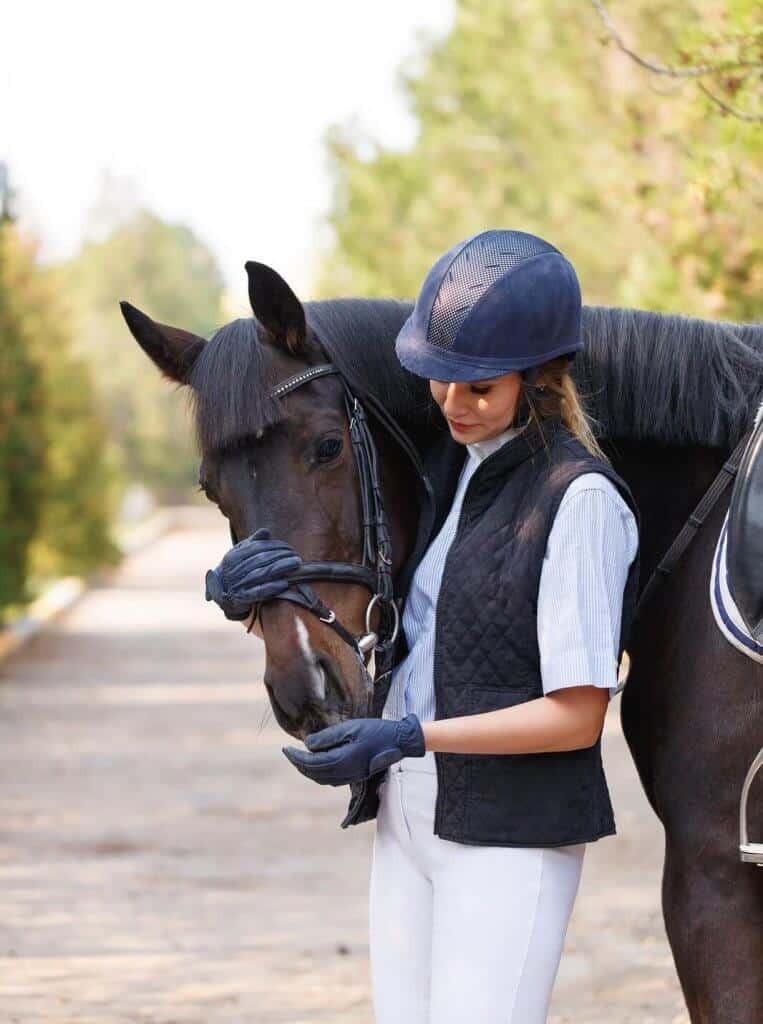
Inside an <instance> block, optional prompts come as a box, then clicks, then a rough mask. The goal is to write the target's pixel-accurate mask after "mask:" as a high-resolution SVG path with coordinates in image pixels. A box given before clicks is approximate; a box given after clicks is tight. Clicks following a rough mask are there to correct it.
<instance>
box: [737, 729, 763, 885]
mask: <svg viewBox="0 0 763 1024" xmlns="http://www.w3.org/2000/svg"><path fill="white" fill-rule="evenodd" d="M761 768H763V747H761V749H760V751H759V753H758V756H757V757H756V758H755V760H754V761H753V762H752V764H751V765H750V770H749V771H748V772H747V775H746V777H745V780H744V785H743V786H742V795H741V797H740V800H739V857H740V860H742V861H743V862H744V863H745V864H756V865H757V866H758V867H759V868H761V867H763V843H751V842H750V840H749V836H748V835H747V798H748V797H749V795H750V787H751V786H752V780H753V779H754V778H755V776H756V775H757V774H758V772H759V771H760V769H761Z"/></svg>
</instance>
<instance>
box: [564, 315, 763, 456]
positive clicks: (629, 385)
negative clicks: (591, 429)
mask: <svg viewBox="0 0 763 1024" xmlns="http://www.w3.org/2000/svg"><path fill="white" fill-rule="evenodd" d="M582 327H583V337H584V339H585V342H586V348H585V349H584V351H583V352H581V353H580V354H579V355H578V357H577V358H576V360H575V362H574V363H573V369H572V375H573V378H574V380H575V383H576V384H577V385H578V388H579V390H580V391H581V393H582V396H583V400H584V403H585V405H586V406H587V408H588V410H589V411H590V412H591V414H592V415H593V417H594V418H595V420H597V421H598V427H597V433H598V434H601V435H602V436H605V437H612V438H622V439H623V440H645V441H655V442H658V443H660V444H666V445H667V444H674V445H705V446H708V447H714V448H726V449H730V448H733V447H734V445H735V444H736V443H737V441H738V440H739V439H740V437H741V436H742V434H743V433H744V432H745V430H746V428H747V427H748V426H749V425H750V424H751V423H752V421H753V417H754V415H755V410H756V408H757V407H758V404H759V403H760V401H761V398H763V325H758V324H735V323H731V322H728V321H722V320H717V321H716V320H702V319H699V318H697V317H686V316H679V315H677V314H670V313H653V312H649V311H647V310H641V309H620V308H618V307H610V306H584V307H583V323H582Z"/></svg>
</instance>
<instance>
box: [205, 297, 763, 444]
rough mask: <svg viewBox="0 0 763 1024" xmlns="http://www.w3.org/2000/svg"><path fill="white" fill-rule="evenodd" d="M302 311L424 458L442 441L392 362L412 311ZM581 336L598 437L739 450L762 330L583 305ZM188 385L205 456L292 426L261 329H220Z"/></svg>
mask: <svg viewBox="0 0 763 1024" xmlns="http://www.w3.org/2000/svg"><path fill="white" fill-rule="evenodd" d="M304 307H305V314H306V318H307V323H308V326H309V327H310V328H311V329H312V331H313V332H314V334H315V336H316V338H317V340H318V342H319V343H320V345H321V347H322V348H323V350H324V351H325V352H326V356H327V358H328V359H330V360H331V362H333V363H335V364H336V365H337V366H338V367H339V369H340V370H341V372H342V373H343V374H344V376H345V377H346V378H347V380H348V381H349V383H350V386H351V387H352V388H353V390H354V391H355V392H356V393H357V394H358V395H359V397H361V398H362V396H363V395H364V394H371V395H372V396H373V397H374V398H376V399H378V400H379V401H380V402H381V403H382V404H383V405H384V407H385V409H386V410H387V411H388V412H389V413H390V414H391V415H392V416H393V418H394V419H396V420H397V421H398V423H399V424H400V426H401V427H402V428H403V430H405V431H406V433H408V434H409V436H410V437H411V439H412V441H413V442H414V444H416V445H417V446H418V447H419V448H422V449H423V448H424V447H425V446H426V444H427V443H428V441H429V440H430V439H431V438H432V437H433V436H434V435H435V434H436V433H438V432H442V429H443V424H442V416H441V415H440V413H439V410H438V409H437V407H436V405H435V402H434V399H433V398H432V395H431V392H430V390H429V383H428V381H427V380H425V379H424V378H421V377H418V376H416V375H414V374H411V373H409V372H408V371H406V370H405V369H404V368H403V367H402V366H401V364H400V362H399V361H398V359H397V356H396V354H395V338H396V337H397V334H398V332H399V330H400V328H401V327H402V325H403V323H404V321H405V320H406V318H407V317H408V315H409V314H410V312H411V310H412V308H413V304H412V303H411V302H404V301H398V300H395V299H355V298H340V299H323V300H316V301H311V302H306V303H304ZM582 329H583V336H584V338H585V342H586V348H585V350H584V351H583V352H581V353H579V354H578V357H577V358H576V359H575V362H574V363H573V367H572V374H573V378H574V379H575V382H576V384H577V386H578V388H579V390H580V392H581V396H582V398H583V401H584V404H585V406H586V409H587V411H588V412H589V413H590V415H591V416H592V417H593V419H594V421H595V426H596V432H597V434H599V435H600V436H603V437H612V438H620V439H624V440H625V439H633V440H646V441H655V442H658V443H662V444H675V445H706V446H709V447H719V448H731V447H733V446H734V444H736V442H737V441H738V440H739V438H740V437H741V435H742V434H743V433H744V431H745V429H746V428H747V426H748V425H749V424H750V423H752V419H753V417H754V415H755V410H756V408H757V407H758V405H759V403H760V401H761V399H762V398H763V325H757V324H735V323H731V322H726V321H712V320H701V319H698V318H692V317H684V316H679V315H674V314H667V313H653V312H649V311H646V310H638V309H620V308H617V307H608V306H584V307H583V319H582ZM188 383H189V384H190V385H191V387H190V388H189V389H188V393H189V395H190V398H191V403H192V406H193V413H194V423H195V428H196V439H197V443H198V445H199V448H200V450H201V451H202V452H211V451H223V450H229V449H231V448H235V447H238V446H241V445H244V444H246V443H248V442H249V441H251V440H252V439H256V438H257V437H259V436H261V434H262V432H263V431H264V430H266V429H267V428H268V427H269V426H272V425H274V424H276V423H279V422H280V421H281V420H282V419H283V417H284V409H283V404H282V403H281V402H280V401H279V400H278V399H273V398H270V396H269V395H268V390H269V388H270V387H271V386H272V385H273V384H275V383H277V381H276V379H275V377H274V374H273V368H272V366H270V365H269V360H267V358H266V350H265V349H264V347H263V346H262V345H261V344H260V343H259V339H258V336H257V321H256V320H255V319H254V318H251V317H250V318H248V319H240V320H234V321H232V322H231V323H229V324H227V325H226V326H224V327H222V328H220V330H219V331H217V332H216V333H215V334H214V335H213V336H212V338H210V339H209V341H208V342H207V344H206V345H205V346H204V348H203V349H202V351H201V353H200V354H199V357H198V358H197V360H196V362H195V364H194V366H193V368H192V370H191V373H190V375H189V379H188Z"/></svg>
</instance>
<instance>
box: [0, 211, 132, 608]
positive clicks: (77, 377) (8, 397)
mask: <svg viewBox="0 0 763 1024" xmlns="http://www.w3.org/2000/svg"><path fill="white" fill-rule="evenodd" d="M0 367H1V370H0V395H2V411H1V412H0V480H1V481H2V483H1V484H0V523H2V530H1V532H0V538H1V539H0V548H2V557H1V558H0V565H2V570H1V571H0V606H2V607H3V608H7V606H8V605H11V604H18V603H24V602H25V601H27V600H28V599H29V598H30V597H32V596H34V593H35V591H36V583H37V582H38V581H39V580H41V579H43V578H47V577H51V576H57V575H63V574H68V573H75V574H80V573H87V572H89V571H91V570H92V569H94V568H95V567H96V566H99V565H102V564H104V563H113V562H115V561H116V560H117V559H118V557H119V550H118V549H117V547H116V545H115V544H114V542H113V540H112V539H111V536H110V529H109V526H110V522H111V519H112V515H113V503H114V497H115V493H114V483H115V475H114V466H113V463H112V462H111V460H110V457H109V451H108V446H107V444H106V442H105V439H104V425H103V422H102V421H101V420H100V418H99V417H98V415H97V412H96V408H95V398H94V394H93V390H92V387H91V384H90V378H89V376H88V373H87V368H86V366H85V365H84V364H83V363H82V361H81V360H79V359H77V358H76V357H75V356H74V355H73V353H72V346H71V330H70V325H69V323H68V321H67V317H66V310H65V305H64V303H63V302H62V300H61V296H60V294H59V292H58V290H57V287H56V282H55V278H54V275H53V274H52V273H51V272H50V271H47V270H44V269H42V268H41V267H40V266H39V264H38V261H37V255H36V249H35V246H34V245H33V244H32V243H31V242H29V241H28V240H25V239H22V238H21V236H20V235H19V233H18V231H17V230H16V228H15V227H14V225H13V224H11V223H9V222H6V223H4V224H2V225H0Z"/></svg>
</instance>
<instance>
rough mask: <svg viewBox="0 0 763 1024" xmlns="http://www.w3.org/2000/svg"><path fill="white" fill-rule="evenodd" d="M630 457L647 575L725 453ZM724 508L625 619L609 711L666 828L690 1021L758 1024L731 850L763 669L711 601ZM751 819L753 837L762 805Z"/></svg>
mask: <svg viewBox="0 0 763 1024" xmlns="http://www.w3.org/2000/svg"><path fill="white" fill-rule="evenodd" d="M618 447H619V446H618ZM637 449H638V446H636V450H634V449H633V448H632V447H631V446H628V448H627V449H624V450H623V451H622V452H621V453H620V457H619V458H615V459H614V460H613V461H615V463H616V464H617V466H618V472H621V473H622V474H623V476H624V477H625V479H626V480H627V481H628V483H629V485H630V486H631V487H632V488H633V490H634V494H635V496H636V500H637V502H638V503H639V507H640V508H641V509H643V510H645V513H646V514H645V515H644V516H643V517H642V518H643V520H644V521H643V522H642V546H643V549H644V552H645V565H644V580H646V579H647V578H648V576H649V574H651V571H652V570H653V569H654V566H655V565H656V562H657V561H658V559H659V557H660V555H661V554H662V553H663V552H664V550H665V549H666V548H667V547H668V546H669V544H670V543H671V541H672V539H673V538H674V536H675V534H676V533H677V532H678V529H680V526H681V523H682V522H683V520H684V519H685V518H686V516H687V515H688V513H689V512H690V511H691V509H692V508H693V507H694V505H695V504H696V501H697V500H698V499H699V498H700V497H701V495H702V493H703V492H704V490H705V488H706V487H707V485H708V484H709V483H710V481H711V480H712V478H713V477H714V476H715V474H716V472H717V471H718V470H719V469H720V466H721V464H722V462H723V453H721V452H718V451H717V450H712V449H705V448H698V449H695V450H689V452H688V453H687V451H686V450H683V449H680V448H664V449H662V450H658V451H652V452H649V453H647V452H644V451H641V452H637ZM727 507H728V497H726V498H724V499H721V500H719V501H718V503H717V504H716V506H715V508H714V509H713V510H712V512H711V513H710V516H709V518H708V520H707V521H706V523H705V525H704V526H703V527H702V529H701V530H700V532H699V534H698V536H697V538H696V539H695V541H694V542H693V543H692V545H690V547H689V548H688V550H687V551H686V553H685V554H684V556H683V558H682V559H681V561H680V562H679V564H678V566H677V567H676V569H675V571H674V572H673V573H672V574H671V575H670V576H668V577H667V579H666V580H665V582H664V583H663V585H662V586H661V587H660V588H659V589H658V590H656V591H655V592H654V593H653V595H652V597H651V599H650V600H649V602H648V604H647V605H646V606H645V607H644V609H643V612H642V614H641V615H640V616H639V618H638V620H637V622H636V623H635V625H634V628H633V632H632V635H631V643H630V651H629V653H630V658H631V670H630V674H629V676H628V681H627V683H626V685H625V688H624V690H623V693H622V703H621V709H620V711H621V721H622V725H623V732H624V734H625V738H626V741H627V743H628V746H629V749H630V751H631V754H632V756H633V760H634V762H635V764H636V768H637V770H638V773H639V776H640V779H641V782H642V785H643V787H644V791H645V793H646V795H647V798H648V799H649V802H650V804H651V806H652V808H653V809H654V811H655V813H656V814H657V816H658V818H659V819H660V821H661V823H662V825H663V827H664V830H665V860H664V868H663V885H662V905H663V915H664V919H665V925H666V931H667V934H668V939H669V942H670V945H671V949H672V952H673V956H674V959H675V962H676V967H677V969H678V975H679V979H680V981H681V985H682V989H683V992H684V997H685V999H686V1003H687V1006H688V1008H689V1011H690V1014H691V1019H692V1021H693V1022H694V1024H699V1022H701V1024H721V1022H738V1024H742V1022H743V1021H745V1022H746V1021H755V1020H763V971H762V970H761V964H763V871H757V870H755V869H754V868H752V867H751V866H750V865H748V864H743V863H741V861H740V860H739V855H738V811H739V796H740V790H741V787H742V783H743V781H744V778H745V774H746V772H747V769H748V767H749V765H750V763H751V762H752V760H753V758H754V757H755V755H756V753H757V752H758V750H759V749H760V747H761V746H762V745H763V666H759V665H756V664H755V663H753V662H752V661H751V660H750V659H749V658H747V657H745V656H744V655H743V654H741V653H740V652H739V651H738V650H736V649H735V648H734V647H732V646H731V645H730V644H729V643H728V641H727V640H726V639H725V638H724V637H723V636H722V635H721V633H720V631H719V630H718V629H717V627H716V624H715V621H714V618H713V615H712V609H711V607H710V600H709V593H708V579H709V576H710V566H711V562H712V558H713V554H714V551H715V541H716V539H717V537H718V533H719V530H720V527H721V524H722V522H723V518H724V516H725V513H726V509H727ZM677 520H679V522H678V527H676V522H677ZM750 824H751V830H752V832H753V834H756V835H760V834H761V833H763V805H761V803H760V802H758V804H757V812H755V811H753V813H752V814H751V818H750Z"/></svg>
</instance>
